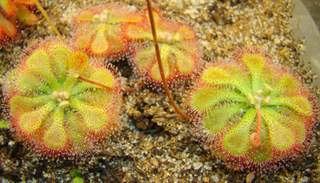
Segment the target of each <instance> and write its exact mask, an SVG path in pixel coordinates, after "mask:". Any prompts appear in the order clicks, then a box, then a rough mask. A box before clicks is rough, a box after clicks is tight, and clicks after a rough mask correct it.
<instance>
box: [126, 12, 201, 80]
mask: <svg viewBox="0 0 320 183" xmlns="http://www.w3.org/2000/svg"><path fill="white" fill-rule="evenodd" d="M153 15H154V23H155V27H156V30H157V39H158V43H159V47H160V53H161V60H162V65H163V71H164V75H165V78H166V79H167V80H168V81H169V82H171V81H172V80H174V79H175V78H178V77H179V76H185V77H188V76H192V75H193V74H194V73H195V72H197V71H198V70H199V68H200V63H201V50H200V49H199V48H200V47H199V44H198V40H197V37H196V34H195V32H194V31H193V30H192V29H191V28H190V27H189V26H187V25H185V24H182V23H178V22H175V21H171V20H168V19H166V18H164V17H163V16H162V15H161V14H160V13H159V11H157V10H154V11H153ZM125 32H126V34H127V37H129V39H130V40H133V41H137V42H141V43H142V46H138V48H137V50H136V53H135V55H134V58H133V62H134V65H135V66H136V68H137V70H138V72H139V73H141V74H143V75H146V76H147V77H148V79H151V81H154V82H156V83H160V82H161V75H160V71H159V68H158V63H157V58H156V52H155V49H154V43H153V36H152V32H151V28H150V21H149V15H148V12H147V11H145V13H144V18H143V21H141V22H140V23H136V24H128V25H127V26H126V30H125Z"/></svg>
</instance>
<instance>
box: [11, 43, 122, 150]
mask: <svg viewBox="0 0 320 183" xmlns="http://www.w3.org/2000/svg"><path fill="white" fill-rule="evenodd" d="M79 78H86V79H88V80H91V81H94V82H97V83H101V84H103V85H105V86H107V87H108V88H109V90H106V89H104V88H101V87H99V86H98V85H95V84H90V83H88V82H85V81H83V80H81V79H79ZM5 93H6V96H7V98H8V103H9V107H10V115H11V126H12V127H13V128H14V130H15V131H16V133H17V135H18V136H19V137H20V138H21V140H23V141H25V142H27V143H28V144H31V145H33V147H34V148H35V149H36V150H40V151H41V152H42V153H44V154H46V155H53V156H56V155H71V154H80V153H83V152H86V151H88V150H92V149H94V148H95V147H97V146H98V142H99V140H101V139H104V138H106V137H108V136H110V135H111V134H113V132H114V131H116V130H117V129H119V127H120V126H119V121H118V120H119V110H120V105H121V102H122V101H121V96H120V95H119V83H118V81H117V80H116V79H115V78H114V76H113V75H112V74H111V73H110V71H108V70H107V69H105V68H104V67H103V66H99V65H93V64H89V63H88V57H87V55H86V54H84V53H82V52H77V51H73V50H72V49H70V48H69V47H68V46H67V45H66V44H64V43H61V42H58V41H54V40H52V41H46V42H44V43H42V44H40V46H39V47H38V48H36V49H34V50H33V51H32V52H31V53H30V54H29V55H27V56H26V58H25V59H24V60H23V61H22V62H21V63H20V64H19V65H18V66H17V68H16V69H14V70H13V71H12V72H10V73H9V74H8V75H7V78H6V86H5Z"/></svg>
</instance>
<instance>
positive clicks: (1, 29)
mask: <svg viewBox="0 0 320 183" xmlns="http://www.w3.org/2000/svg"><path fill="white" fill-rule="evenodd" d="M146 4H147V8H146V9H140V10H139V9H136V8H133V7H132V6H129V5H127V4H123V3H109V4H107V3H105V4H101V5H96V6H93V7H87V8H85V9H82V10H79V11H77V12H76V13H75V15H74V17H73V18H72V26H71V27H72V29H71V35H72V36H71V37H66V36H65V37H64V36H62V35H61V34H60V32H59V30H58V29H57V28H56V27H55V26H54V23H53V22H52V21H51V20H50V19H49V17H48V15H47V13H46V12H45V10H44V9H43V8H42V6H41V4H40V3H39V2H38V1H37V0H35V1H22V0H20V1H18V0H16V1H6V0H0V7H1V8H3V9H4V11H3V12H5V13H6V15H4V14H2V13H0V39H1V38H2V37H10V38H12V37H14V36H15V34H16V29H15V26H14V24H13V22H12V21H11V19H14V20H15V19H16V18H17V19H19V20H20V21H22V22H25V23H26V24H34V23H36V21H37V19H36V17H35V16H34V14H33V13H32V12H31V11H30V8H31V7H32V6H33V5H36V7H37V8H38V10H39V11H40V12H41V13H42V14H43V16H44V17H45V18H46V19H47V21H48V23H49V25H50V26H51V28H52V30H53V31H54V32H55V33H56V34H57V36H56V37H54V38H47V39H44V40H41V41H38V44H37V45H36V46H34V45H30V46H29V47H28V48H27V49H25V50H24V53H25V54H24V56H21V59H20V60H19V61H18V62H17V63H18V64H17V65H16V67H15V68H13V69H12V70H11V71H8V74H6V76H5V78H4V87H3V88H4V89H3V91H4V94H5V98H6V103H7V104H8V108H9V113H10V127H11V128H12V131H13V132H14V134H15V135H16V137H18V138H19V139H20V140H21V141H22V142H24V144H26V145H27V146H29V147H31V149H32V150H35V151H37V152H39V153H41V154H42V155H44V156H48V157H72V156H74V155H77V156H78V155H80V156H81V155H84V154H90V153H89V152H94V150H95V149H97V148H99V147H100V146H102V144H103V142H105V140H108V139H109V138H111V137H113V135H114V134H115V133H120V134H121V133H122V132H121V124H122V121H121V113H122V108H123V106H122V97H123V94H122V91H123V88H122V86H121V84H122V83H121V82H120V81H121V79H120V78H119V77H118V76H119V74H118V73H117V69H115V68H114V67H112V66H110V64H111V63H109V62H108V61H109V60H115V61H118V62H121V61H123V60H122V59H119V58H124V57H125V58H127V60H128V61H129V63H130V66H132V67H133V70H134V71H135V72H134V73H136V75H135V77H140V79H141V80H143V82H145V83H146V84H150V83H151V85H152V87H153V88H156V89H159V90H157V91H160V92H164V94H165V95H166V97H167V98H168V102H169V104H170V105H171V106H172V107H173V109H174V111H175V112H176V113H177V116H178V117H181V120H184V121H185V122H186V123H188V122H195V121H196V123H195V125H194V128H196V130H195V131H196V132H198V133H199V134H194V135H195V136H201V137H204V138H205V139H206V141H205V142H204V143H203V145H204V146H205V147H207V148H206V149H207V150H208V151H210V152H212V154H214V155H215V156H217V157H219V158H221V159H222V160H224V161H225V162H226V163H227V164H228V165H229V167H230V168H232V169H235V170H239V169H241V170H243V169H246V168H249V169H256V170H263V169H267V168H273V167H276V165H278V164H279V163H280V162H284V161H286V160H288V159H293V158H295V157H296V156H297V155H299V154H301V152H304V151H306V150H307V149H308V147H309V146H310V140H311V137H312V129H313V127H314V126H315V124H316V117H317V105H316V102H315V99H314V97H313V94H312V91H311V90H309V89H308V88H307V87H306V86H305V85H304V84H303V83H302V82H301V81H300V79H299V78H298V77H297V76H296V74H294V73H293V72H291V71H290V70H289V69H288V68H285V67H283V66H279V64H275V63H274V62H272V59H271V58H272V56H268V55H267V54H265V53H264V52H263V51H260V50H259V49H256V48H250V49H242V50H241V51H240V52H239V53H238V54H236V55H235V56H234V57H230V58H229V59H230V60H231V61H230V62H216V61H212V62H213V63H211V64H207V66H206V67H205V69H204V68H203V67H204V65H205V64H204V60H203V55H202V51H201V50H202V49H201V46H200V44H199V40H198V37H197V34H196V32H195V31H194V30H193V29H192V27H191V26H190V25H188V24H186V23H183V22H177V21H175V20H172V19H169V18H167V17H165V16H164V15H163V14H162V13H161V10H160V9H154V8H152V3H151V1H150V0H146ZM1 12H2V11H1ZM9 15H10V16H9ZM8 17H9V18H8ZM184 80H189V81H191V83H192V85H193V90H192V91H191V92H189V93H190V94H189V98H187V100H186V101H187V102H186V105H187V106H188V107H189V108H190V109H191V110H192V113H187V112H186V111H185V110H183V109H182V108H181V107H180V106H179V105H178V104H177V103H176V102H175V100H174V97H173V95H172V94H171V92H172V90H174V89H175V88H174V86H175V85H172V86H171V83H178V84H180V83H181V84H182V83H184V82H183V81H184ZM152 87H151V88H152Z"/></svg>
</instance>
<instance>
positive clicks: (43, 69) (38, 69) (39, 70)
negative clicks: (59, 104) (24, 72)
mask: <svg viewBox="0 0 320 183" xmlns="http://www.w3.org/2000/svg"><path fill="white" fill-rule="evenodd" d="M26 64H27V68H28V70H30V71H32V72H34V73H36V74H39V75H40V77H43V78H45V79H46V80H47V81H48V83H49V84H50V86H51V87H53V88H56V87H57V86H58V82H57V80H56V78H55V76H54V74H53V73H52V71H51V66H50V61H49V56H48V54H47V53H46V52H45V51H43V50H41V49H39V50H36V51H34V52H33V53H32V54H31V56H29V58H28V59H27V61H26ZM43 78H41V79H43ZM39 79H40V78H39Z"/></svg>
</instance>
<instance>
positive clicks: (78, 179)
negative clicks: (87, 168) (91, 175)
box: [72, 177, 84, 183]
mask: <svg viewBox="0 0 320 183" xmlns="http://www.w3.org/2000/svg"><path fill="white" fill-rule="evenodd" d="M72 183H84V180H83V178H82V177H75V178H73V179H72Z"/></svg>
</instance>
